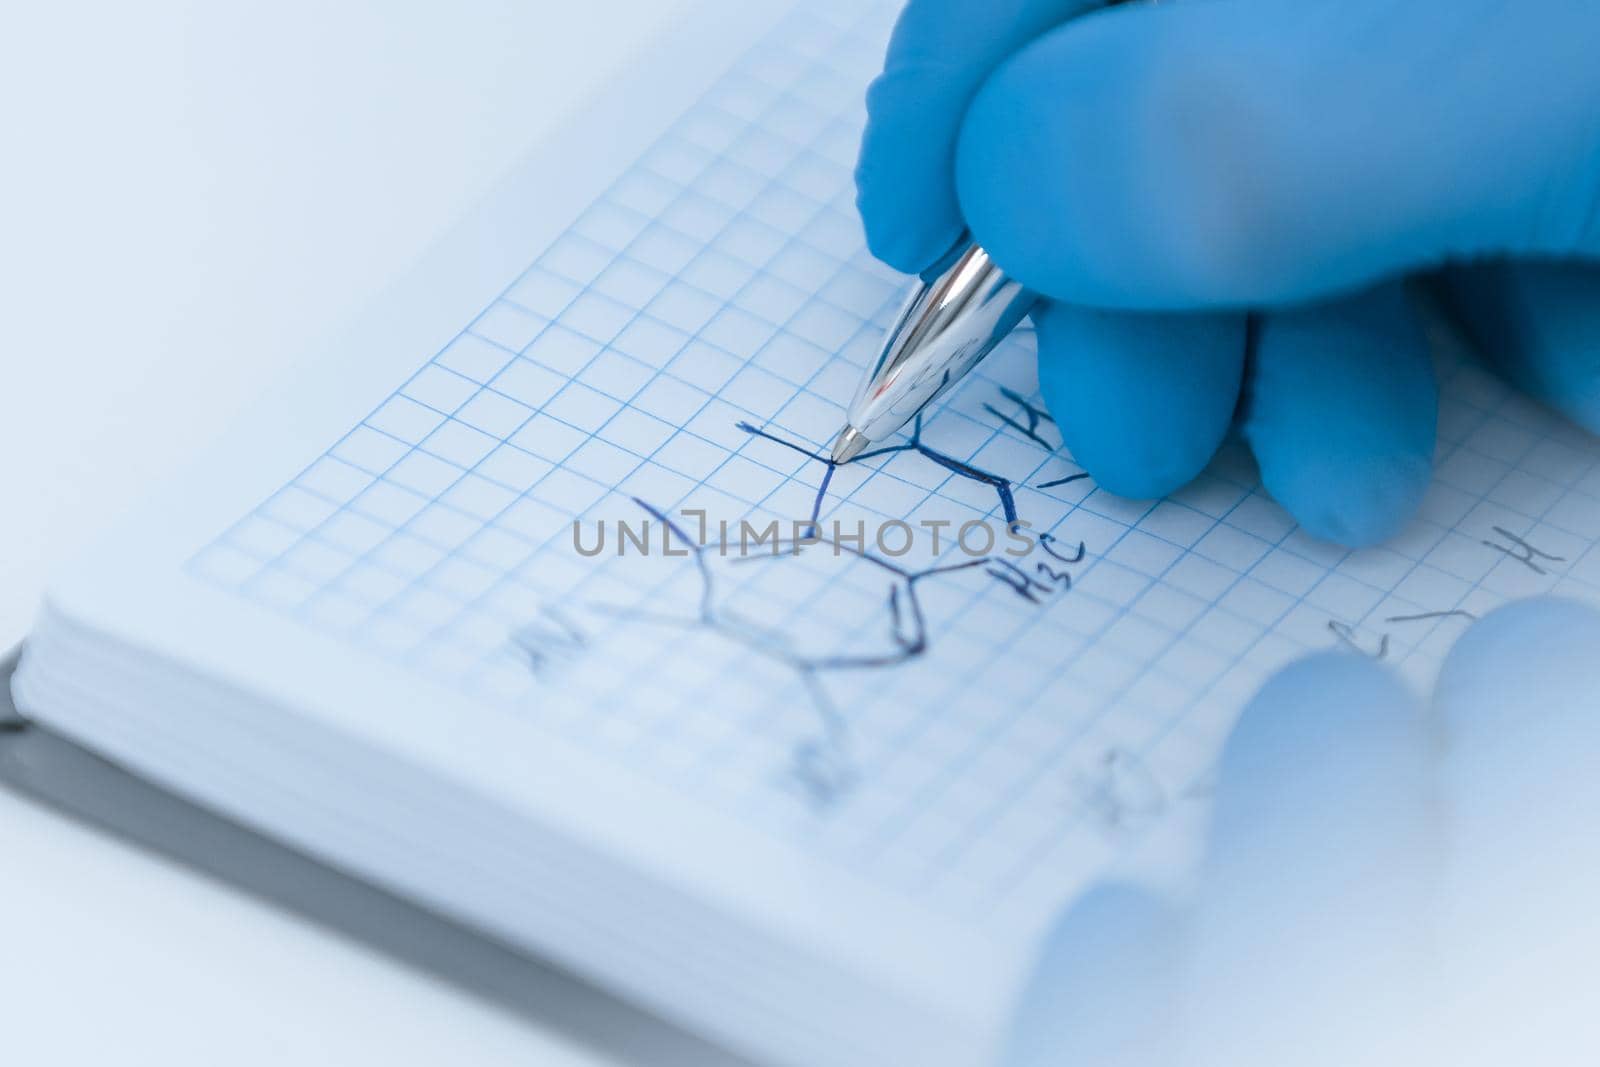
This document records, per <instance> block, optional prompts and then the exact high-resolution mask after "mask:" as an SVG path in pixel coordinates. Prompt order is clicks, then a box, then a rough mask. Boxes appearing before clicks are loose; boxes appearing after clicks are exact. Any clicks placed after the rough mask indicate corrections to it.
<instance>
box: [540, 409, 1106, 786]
mask: <svg viewBox="0 0 1600 1067" xmlns="http://www.w3.org/2000/svg"><path fill="white" fill-rule="evenodd" d="M1001 395H1002V398H1003V399H1004V400H1007V401H1011V402H1013V403H1014V404H1016V405H1018V406H1019V408H1020V409H1021V411H1022V414H1020V415H1007V414H1005V413H1003V412H1001V411H1000V410H999V409H997V408H996V407H994V406H993V405H989V404H985V405H984V408H985V410H987V411H989V412H990V413H992V414H993V415H994V416H995V418H997V419H999V420H1000V421H1001V422H1002V423H1004V424H1006V425H1008V426H1011V427H1012V428H1013V429H1015V430H1017V431H1018V432H1019V433H1021V434H1023V435H1024V436H1025V437H1027V438H1028V439H1029V440H1031V441H1033V442H1034V443H1036V444H1038V445H1039V446H1040V447H1043V448H1045V449H1047V450H1052V451H1053V450H1054V446H1052V445H1051V444H1050V443H1049V442H1048V441H1046V440H1044V438H1043V437H1042V436H1041V435H1040V433H1039V431H1040V430H1041V428H1042V427H1043V426H1045V425H1046V424H1049V423H1051V421H1052V420H1050V417H1049V415H1048V414H1047V413H1045V412H1044V411H1043V409H1042V408H1039V407H1037V406H1036V405H1032V404H1030V403H1029V402H1028V401H1027V400H1026V399H1025V398H1023V397H1021V396H1020V395H1018V394H1016V393H1015V392H1013V391H1011V390H1008V389H1006V390H1002V391H1001ZM737 428H738V429H739V430H741V431H742V432H744V433H746V434H748V435H750V436H751V437H752V438H754V439H758V440H761V441H763V442H766V443H769V444H771V445H775V446H777V447H780V448H783V449H786V450H790V451H793V452H796V453H799V454H800V455H802V456H804V457H805V459H806V460H807V461H808V462H813V463H818V464H821V465H822V467H823V470H822V476H821V479H820V481H819V482H818V485H817V487H816V491H815V493H814V495H813V497H812V500H811V502H810V507H809V509H808V512H807V515H806V516H805V517H803V518H799V519H797V520H796V521H795V522H794V523H793V524H792V526H793V529H794V530H795V535H794V536H791V537H787V538H783V537H773V538H764V539H762V540H760V541H759V547H760V551H755V552H749V551H739V552H737V553H733V554H732V555H731V557H730V553H729V551H728V550H729V547H730V546H729V545H728V544H727V543H726V541H724V540H718V539H716V538H711V539H708V538H707V536H706V524H705V520H704V518H703V513H687V514H699V515H701V529H700V531H698V532H699V536H693V535H691V532H690V531H689V530H688V529H686V528H685V526H684V524H682V523H681V522H680V521H678V519H676V518H674V517H672V516H670V515H669V514H668V513H667V512H666V511H665V510H664V509H663V508H662V507H660V506H659V505H657V504H655V503H653V502H651V501H648V500H644V499H641V498H637V497H636V498H633V503H634V505H635V506H636V507H637V508H638V509H639V510H640V512H641V513H642V516H643V517H644V519H645V522H646V523H648V522H654V523H656V524H657V525H658V530H659V533H660V536H661V539H662V543H663V545H669V544H676V545H677V546H679V549H680V551H678V552H671V551H668V552H666V553H665V554H667V555H683V556H686V557H687V558H686V560H685V564H684V565H686V566H691V567H693V568H694V571H695V573H696V575H697V576H698V585H699V589H698V594H697V597H696V603H695V604H694V605H693V609H692V610H691V611H689V612H687V613H686V614H675V613H671V612H666V611H650V610H644V609H638V608H618V607H616V606H611V605H606V604H593V603H592V604H587V605H585V606H586V607H587V608H588V609H589V610H592V611H595V612H597V613H599V614H602V615H612V616H623V617H626V618H628V619H630V620H632V621H635V622H639V621H643V622H648V623H651V624H655V625H660V626H667V627H673V628H678V629H685V628H691V629H696V630H699V631H701V632H704V633H708V634H711V635H714V636H715V637H717V638H719V639H721V640H724V641H727V642H730V643H732V644H733V645H736V646H738V647H739V648H741V649H743V650H745V651H746V652H748V653H749V654H751V655H753V656H757V657H761V658H762V659H765V660H766V661H768V662H770V663H772V664H774V665H775V666H778V667H780V668H782V669H784V670H786V671H789V672H791V673H792V674H793V676H794V677H795V678H797V679H798V680H799V682H800V683H801V685H802V687H803V688H804V690H805V692H806V694H807V697H808V699H809V703H810V706H811V708H812V710H813V712H814V715H815V728H814V729H813V730H811V731H809V732H808V733H807V735H806V736H804V737H803V738H801V739H800V740H799V741H796V742H795V743H794V744H793V745H792V749H791V753H790V756H789V758H788V765H787V767H786V769H785V771H784V777H785V780H786V782H787V783H788V784H790V785H791V786H793V787H795V788H797V789H798V791H799V792H800V793H801V795H802V796H803V797H804V799H805V800H806V801H807V802H808V803H809V804H810V806H811V807H812V808H813V809H814V810H818V811H825V810H827V809H830V808H831V807H833V806H834V805H836V804H837V803H838V802H839V801H840V800H841V799H843V798H844V797H845V796H846V795H847V794H848V793H849V792H850V790H851V788H852V787H853V786H854V785H855V784H856V782H857V781H858V780H859V777H860V774H861V768H860V767H859V765H858V761H857V758H856V755H855V753H854V752H853V751H852V744H851V736H850V728H849V726H850V724H849V716H848V713H847V711H846V709H844V708H843V707H841V705H840V702H839V700H838V699H837V698H836V697H835V695H834V693H833V692H832V691H831V690H830V685H829V679H830V678H834V677H837V676H840V675H845V674H859V673H860V672H864V671H871V670H884V669H892V668H896V667H900V666H903V665H905V664H908V663H910V662H911V661H913V660H916V659H918V658H920V657H922V656H924V655H926V654H928V653H929V651H930V649H931V648H932V646H933V643H934V642H933V633H934V628H933V627H932V625H931V624H930V621H929V619H928V615H927V609H926V606H925V603H924V599H923V597H922V595H921V593H922V589H923V587H924V586H925V585H926V584H927V583H929V582H933V581H951V580H959V578H960V577H961V576H964V575H973V576H979V577H982V578H984V579H986V580H988V581H990V582H994V583H998V584H999V585H1001V586H1003V587H1004V588H1006V589H1007V590H1008V591H1009V592H1010V593H1011V594H1013V595H1014V596H1016V597H1018V598H1019V599H1021V600H1023V601H1025V602H1027V603H1029V604H1031V605H1035V606H1043V605H1045V604H1046V603H1048V602H1049V601H1051V600H1052V599H1053V598H1055V597H1058V596H1060V595H1062V594H1064V593H1065V592H1067V591H1068V590H1069V589H1070V588H1071V586H1072V573H1071V570H1070V568H1071V567H1072V566H1073V565H1074V564H1078V563H1081V562H1082V561H1083V560H1084V559H1085V558H1086V556H1087V554H1088V548H1087V546H1086V545H1085V544H1083V543H1082V542H1079V543H1078V544H1076V545H1075V546H1074V547H1073V548H1072V549H1071V550H1070V551H1068V550H1066V549H1064V547H1063V546H1062V545H1060V544H1059V543H1058V541H1057V539H1056V538H1055V537H1053V536H1052V535H1051V534H1050V533H1048V532H1040V533H1039V534H1037V535H1036V536H1035V537H1034V538H1033V539H1032V540H1031V541H1030V542H1029V544H1030V548H1032V547H1036V548H1038V549H1039V554H1040V555H1042V556H1043V557H1044V558H1043V559H1039V560H1025V559H1019V558H1014V556H1015V555H1016V554H1013V555H1010V556H1008V554H1007V553H1004V552H1001V551H998V550H993V549H992V548H991V550H987V551H984V552H982V553H980V554H978V555H976V556H972V557H971V558H959V559H956V560H955V561H954V562H934V563H932V564H931V565H929V566H924V567H915V566H908V565H906V564H905V563H904V562H902V561H900V560H898V559H896V558H894V557H893V556H892V555H891V554H889V553H885V552H882V551H873V550H872V549H870V548H869V547H868V546H867V543H866V541H865V540H864V539H863V540H852V539H847V538H843V537H840V536H837V532H835V533H834V534H829V533H827V532H826V531H825V530H824V528H823V523H822V519H821V516H822V514H823V511H824V508H825V507H826V504H827V500H828V495H829V491H830V488H831V487H832V484H833V481H834V474H835V472H836V471H837V470H838V468H839V465H838V464H835V463H834V462H833V460H832V459H831V458H830V457H828V456H825V455H823V454H821V453H818V452H816V451H813V450H812V449H809V448H806V447H804V446H803V445H800V444H797V443H796V442H794V441H791V440H788V439H786V438H785V437H783V436H781V435H780V434H778V433H776V432H774V431H772V430H768V429H764V428H761V427H758V426H756V425H754V424H752V423H749V422H739V423H738V424H737ZM895 453H911V454H915V455H918V456H920V457H922V458H923V459H926V460H928V461H929V462H931V463H933V464H936V465H937V466H939V467H941V468H943V469H944V470H946V471H949V472H950V473H951V474H953V475H955V476H956V477H959V478H963V479H966V480H969V481H973V482H976V483H978V484H981V485H984V486H988V487H989V488H991V489H993V490H994V492H995V496H996V500H997V503H998V507H999V510H1000V512H1001V514H1002V515H1003V517H1004V521H1005V525H1006V529H1007V530H1008V531H1013V532H1014V531H1019V530H1021V529H1023V528H1025V527H1026V526H1027V525H1028V524H1027V523H1026V522H1024V521H1023V520H1022V519H1021V517H1020V516H1019V514H1018V510H1017V504H1016V497H1015V494H1014V492H1013V486H1014V485H1015V483H1014V482H1013V481H1012V480H1010V479H1008V478H1006V477H1003V476H1001V475H999V474H996V473H994V472H991V471H987V470H983V469H981V468H979V467H976V466H974V465H972V464H970V463H966V462H963V461H961V460H958V459H955V458H953V457H951V456H949V455H946V454H945V453H943V452H941V451H939V450H938V449H935V448H932V447H930V446H929V445H927V444H926V443H924V442H923V440H922V425H921V419H920V418H918V419H917V420H916V421H915V422H914V424H913V426H912V430H911V434H910V437H909V440H907V441H904V442H902V443H898V444H894V445H888V446H884V447H881V448H878V449H873V450H870V451H868V452H866V453H864V454H862V455H861V456H858V457H856V458H855V459H854V460H852V461H851V462H852V463H863V462H865V461H869V460H871V459H873V458H874V457H881V456H885V455H890V454H895ZM1077 477H1082V475H1075V476H1073V479H1075V478H1077ZM1073 479H1064V480H1073ZM619 536H620V535H619ZM645 537H646V538H648V537H649V534H648V532H646V534H645ZM723 537H724V538H726V537H727V533H726V530H724V533H723ZM740 547H741V549H744V548H747V547H748V546H746V545H741V546H740ZM580 551H581V550H580ZM581 554H585V555H587V554H590V553H587V552H582V553H581ZM818 554H823V555H829V556H832V557H834V558H838V559H841V560H842V561H844V564H845V565H850V564H854V565H857V566H860V567H863V568H865V569H866V571H867V572H869V573H870V574H871V575H874V576H875V578H873V579H871V581H872V582H873V583H874V584H876V583H881V584H882V588H883V589H884V592H883V593H882V594H881V600H880V607H879V609H878V613H877V616H876V620H875V622H874V620H872V619H869V620H868V622H867V623H866V624H865V625H864V626H862V627H859V628H858V632H857V633H856V634H854V635H852V637H851V645H850V648H849V650H847V651H843V652H840V651H822V650H818V649H815V648H812V647H810V646H808V645H807V643H806V642H805V641H804V640H802V639H801V637H800V635H796V634H793V633H789V632H786V631H785V630H784V629H783V627H781V626H778V625H774V624H772V623H771V622H768V621H766V619H765V617H764V613H762V612H755V611H750V610H747V609H741V608H740V607H737V606H734V605H732V604H729V603H728V602H726V599H725V597H724V596H723V586H724V584H725V583H728V582H729V581H730V579H731V576H729V575H727V574H723V573H719V572H718V570H717V568H716V567H714V566H713V565H712V564H713V561H716V562H718V563H719V564H720V563H722V562H723V561H725V562H726V565H727V566H728V567H730V568H740V569H743V568H750V567H781V566H784V565H785V561H788V560H794V559H796V558H798V557H802V556H805V555H818ZM735 581H736V580H735ZM512 640H513V643H514V644H515V645H516V647H517V648H519V649H520V650H521V652H522V654H523V655H524V656H525V657H526V662H527V663H528V665H529V667H530V669H532V670H534V671H535V672H538V671H540V670H542V669H545V668H547V667H548V666H549V665H550V664H551V663H552V662H555V661H557V660H560V659H562V658H570V657H575V656H578V655H581V654H582V653H583V650H584V648H585V646H586V641H587V637H586V635H585V633H584V631H583V629H582V628H581V627H580V626H578V625H577V624H576V623H575V622H574V621H573V620H572V618H571V616H570V615H568V614H565V613H563V612H559V611H546V612H545V613H544V614H543V616H542V617H541V618H539V619H537V620H534V621H533V622H530V623H529V624H527V625H525V626H523V627H521V628H519V629H518V630H517V631H516V632H515V633H514V634H513V635H512Z"/></svg>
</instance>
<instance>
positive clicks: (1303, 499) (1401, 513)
mask: <svg viewBox="0 0 1600 1067" xmlns="http://www.w3.org/2000/svg"><path fill="white" fill-rule="evenodd" d="M1432 478H1433V463H1432V461H1431V460H1428V459H1425V458H1423V457H1421V456H1388V457H1373V458H1372V459H1371V460H1370V461H1368V462H1361V461H1352V460H1350V459H1349V458H1348V457H1346V456H1342V455H1335V454H1329V453H1325V452H1310V453H1307V454H1304V455H1301V456H1300V457H1298V458H1297V459H1296V460H1295V461H1294V462H1293V463H1292V464H1277V463H1273V464H1270V465H1269V464H1268V463H1267V462H1263V463H1262V482H1263V484H1264V485H1265V486H1266V487H1267V491H1268V492H1270V493H1271V494H1272V496H1273V498H1274V499H1275V500H1277V501H1278V503H1280V504H1282V505H1283V507H1284V509H1285V510H1286V511H1288V512H1289V514H1290V515H1292V516H1294V519H1295V521H1296V522H1298V523H1299V524H1300V526H1301V528H1302V529H1304V530H1305V531H1306V533H1308V534H1310V535H1311V536H1312V537H1315V538H1317V539H1318V540H1322V541H1330V542H1332V543H1334V544H1337V545H1343V546H1345V547H1346V548H1365V547H1367V546H1369V545H1377V544H1382V543H1383V542H1384V541H1387V540H1388V539H1389V538H1391V537H1393V536H1395V535H1396V534H1398V533H1399V532H1400V531H1401V529H1403V528H1404V527H1405V524H1406V523H1407V522H1408V521H1410V519H1411V516H1412V515H1414V514H1416V510H1417V508H1418V507H1419V506H1421V504H1422V498H1423V496H1424V495H1425V494H1426V493H1427V490H1428V483H1429V482H1430V481H1431V480H1432Z"/></svg>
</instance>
